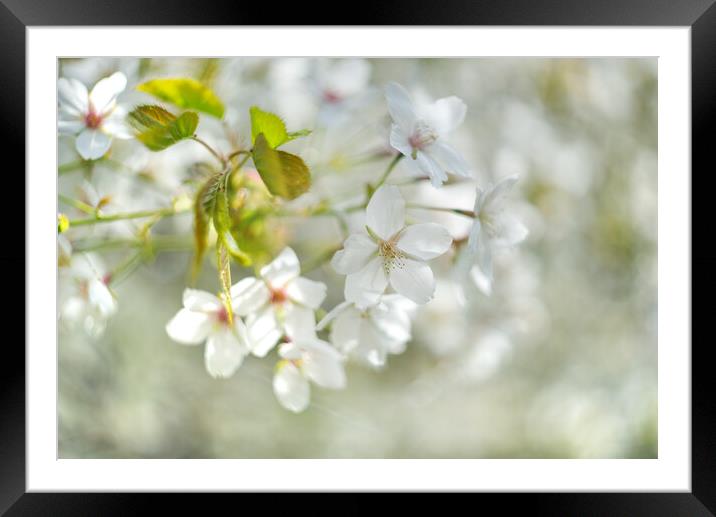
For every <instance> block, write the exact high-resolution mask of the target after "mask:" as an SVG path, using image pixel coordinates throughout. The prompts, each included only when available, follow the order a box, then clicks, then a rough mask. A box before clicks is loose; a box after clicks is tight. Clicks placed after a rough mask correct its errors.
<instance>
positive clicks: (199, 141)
mask: <svg viewBox="0 0 716 517" xmlns="http://www.w3.org/2000/svg"><path fill="white" fill-rule="evenodd" d="M191 139H192V140H194V141H195V142H198V143H200V144H201V145H203V146H204V147H206V149H207V150H208V151H209V152H210V153H211V154H212V155H214V158H216V159H217V160H219V163H221V166H222V167H225V166H226V158H224V157H223V156H221V154H219V153H218V152H217V151H216V150H215V149H214V148H213V147H211V146H210V145H209V144H207V143H206V142H205V141H204V140H202V139H201V138H199V137H198V136H196V135H194V136H192V137H191Z"/></svg>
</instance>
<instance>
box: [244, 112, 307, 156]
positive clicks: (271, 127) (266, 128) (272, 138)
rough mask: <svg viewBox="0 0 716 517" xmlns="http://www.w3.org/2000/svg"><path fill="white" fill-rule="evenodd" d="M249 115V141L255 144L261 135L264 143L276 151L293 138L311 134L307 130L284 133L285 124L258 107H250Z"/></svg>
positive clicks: (274, 115)
mask: <svg viewBox="0 0 716 517" xmlns="http://www.w3.org/2000/svg"><path fill="white" fill-rule="evenodd" d="M250 114H251V141H252V142H253V143H256V137H258V136H259V135H260V134H261V133H263V135H264V138H266V142H268V144H269V145H270V146H271V147H272V148H273V149H276V148H277V147H279V146H280V145H283V144H285V143H286V142H290V141H291V140H293V139H295V138H299V137H301V136H306V135H309V134H311V131H310V130H308V129H302V130H301V131H295V132H293V133H289V132H288V131H286V124H285V123H284V121H283V120H282V119H281V117H279V116H278V115H276V114H274V113H271V112H270V111H263V110H262V109H261V108H259V107H258V106H252V107H251V109H250Z"/></svg>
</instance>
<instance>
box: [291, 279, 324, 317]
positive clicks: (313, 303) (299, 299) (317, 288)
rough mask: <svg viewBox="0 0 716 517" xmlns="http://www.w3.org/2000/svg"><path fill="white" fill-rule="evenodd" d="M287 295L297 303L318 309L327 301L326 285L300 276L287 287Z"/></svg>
mask: <svg viewBox="0 0 716 517" xmlns="http://www.w3.org/2000/svg"><path fill="white" fill-rule="evenodd" d="M286 294H287V295H288V297H289V298H290V299H291V300H293V301H294V302H296V303H300V304H301V305H305V306H306V307H310V308H311V309H317V308H318V307H320V306H321V304H322V303H323V300H325V299H326V284H324V283H323V282H316V281H315V280H309V279H308V278H306V277H303V276H299V277H298V278H296V279H294V280H292V281H290V282H289V283H288V284H287V285H286Z"/></svg>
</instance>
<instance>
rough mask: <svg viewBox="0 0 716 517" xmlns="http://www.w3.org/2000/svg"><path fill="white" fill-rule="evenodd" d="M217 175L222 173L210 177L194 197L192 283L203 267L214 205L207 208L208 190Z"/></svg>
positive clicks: (212, 185)
mask: <svg viewBox="0 0 716 517" xmlns="http://www.w3.org/2000/svg"><path fill="white" fill-rule="evenodd" d="M217 176H219V177H220V176H221V174H216V175H214V176H212V177H211V178H209V179H208V180H207V181H206V182H205V183H204V184H203V185H202V186H201V188H200V189H199V191H198V192H197V193H196V198H194V258H193V259H192V265H191V280H192V284H193V283H194V282H196V277H197V276H198V274H199V269H200V268H201V261H202V259H203V258H204V253H205V252H206V248H207V246H208V239H209V222H210V221H211V214H212V213H213V210H214V207H213V205H211V207H210V208H211V209H210V210H207V207H206V202H207V201H206V198H207V197H209V195H208V192H209V191H210V190H211V189H212V188H213V187H214V184H215V183H216V177H217Z"/></svg>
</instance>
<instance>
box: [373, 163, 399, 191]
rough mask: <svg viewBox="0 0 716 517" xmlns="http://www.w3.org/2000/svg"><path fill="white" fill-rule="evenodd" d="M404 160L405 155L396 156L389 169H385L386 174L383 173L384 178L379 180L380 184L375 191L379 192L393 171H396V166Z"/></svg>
mask: <svg viewBox="0 0 716 517" xmlns="http://www.w3.org/2000/svg"><path fill="white" fill-rule="evenodd" d="M402 159H403V155H402V154H396V155H395V158H393V159H392V160H391V162H390V163H389V164H388V168H387V169H385V172H384V173H383V175H382V176H381V177H380V179H379V180H378V183H376V184H375V186H374V187H373V190H378V188H379V187H380V186H381V185H382V184H383V183H385V180H387V179H388V176H390V173H391V172H393V169H395V166H396V165H398V162H399V161H400V160H402Z"/></svg>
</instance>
